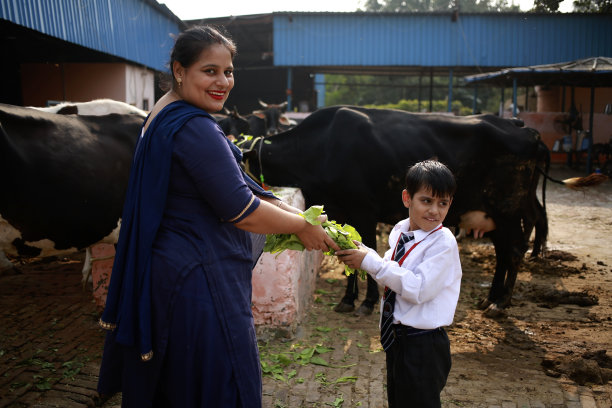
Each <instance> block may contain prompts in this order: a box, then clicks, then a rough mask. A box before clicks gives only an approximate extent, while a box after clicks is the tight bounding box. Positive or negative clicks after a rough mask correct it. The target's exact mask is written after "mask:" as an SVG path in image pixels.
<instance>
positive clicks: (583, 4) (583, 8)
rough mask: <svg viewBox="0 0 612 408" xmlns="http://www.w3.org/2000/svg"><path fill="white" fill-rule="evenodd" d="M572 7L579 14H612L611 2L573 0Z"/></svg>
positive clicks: (609, 0)
mask: <svg viewBox="0 0 612 408" xmlns="http://www.w3.org/2000/svg"><path fill="white" fill-rule="evenodd" d="M573 5H574V11H575V12H579V13H612V0H574V3H573Z"/></svg>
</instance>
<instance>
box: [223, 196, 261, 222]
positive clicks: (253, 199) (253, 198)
mask: <svg viewBox="0 0 612 408" xmlns="http://www.w3.org/2000/svg"><path fill="white" fill-rule="evenodd" d="M253 201H255V196H254V195H252V196H251V201H249V203H248V204H247V205H246V207H244V209H243V210H242V211H240V214H238V215H237V216H235V217H234V218H232V219H231V220H229V221H228V222H234V221H236V220H237V219H238V218H240V217H242V214H244V213H245V212H246V210H248V209H249V207H250V206H251V204H253Z"/></svg>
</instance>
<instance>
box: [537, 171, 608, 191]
mask: <svg viewBox="0 0 612 408" xmlns="http://www.w3.org/2000/svg"><path fill="white" fill-rule="evenodd" d="M538 170H539V171H540V173H542V175H543V176H544V178H545V179H547V180H550V181H552V182H553V183H557V184H563V185H564V186H565V187H567V188H571V189H572V190H582V189H584V188H588V187H593V186H598V185H600V184H601V183H603V182H604V181H606V180H608V176H606V175H605V174H600V173H591V174H589V175H588V176H585V177H572V178H568V179H565V180H557V179H554V178H552V177H550V176H549V175H548V171H544V170H542V169H540V168H539V167H538Z"/></svg>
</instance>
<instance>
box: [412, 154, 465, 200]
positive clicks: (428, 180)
mask: <svg viewBox="0 0 612 408" xmlns="http://www.w3.org/2000/svg"><path fill="white" fill-rule="evenodd" d="M423 187H424V188H426V189H431V194H432V195H433V196H434V197H452V196H453V195H454V194H455V190H456V189H457V183H456V182H455V176H454V175H453V173H452V172H451V171H450V170H449V168H448V167H446V166H445V165H444V164H443V163H440V162H439V161H437V160H424V161H422V162H418V163H415V164H414V165H413V166H411V167H410V168H409V169H408V171H407V172H406V191H408V194H410V196H411V197H412V196H414V195H415V194H416V192H417V191H419V190H420V189H421V188H423Z"/></svg>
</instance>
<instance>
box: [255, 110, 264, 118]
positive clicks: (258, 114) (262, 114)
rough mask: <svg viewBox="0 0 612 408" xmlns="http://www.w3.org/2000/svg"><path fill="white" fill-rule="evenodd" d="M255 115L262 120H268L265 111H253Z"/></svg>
mask: <svg viewBox="0 0 612 408" xmlns="http://www.w3.org/2000/svg"><path fill="white" fill-rule="evenodd" d="M253 115H255V116H257V117H258V118H261V119H265V118H266V113H265V112H264V111H261V110H256V111H253Z"/></svg>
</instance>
